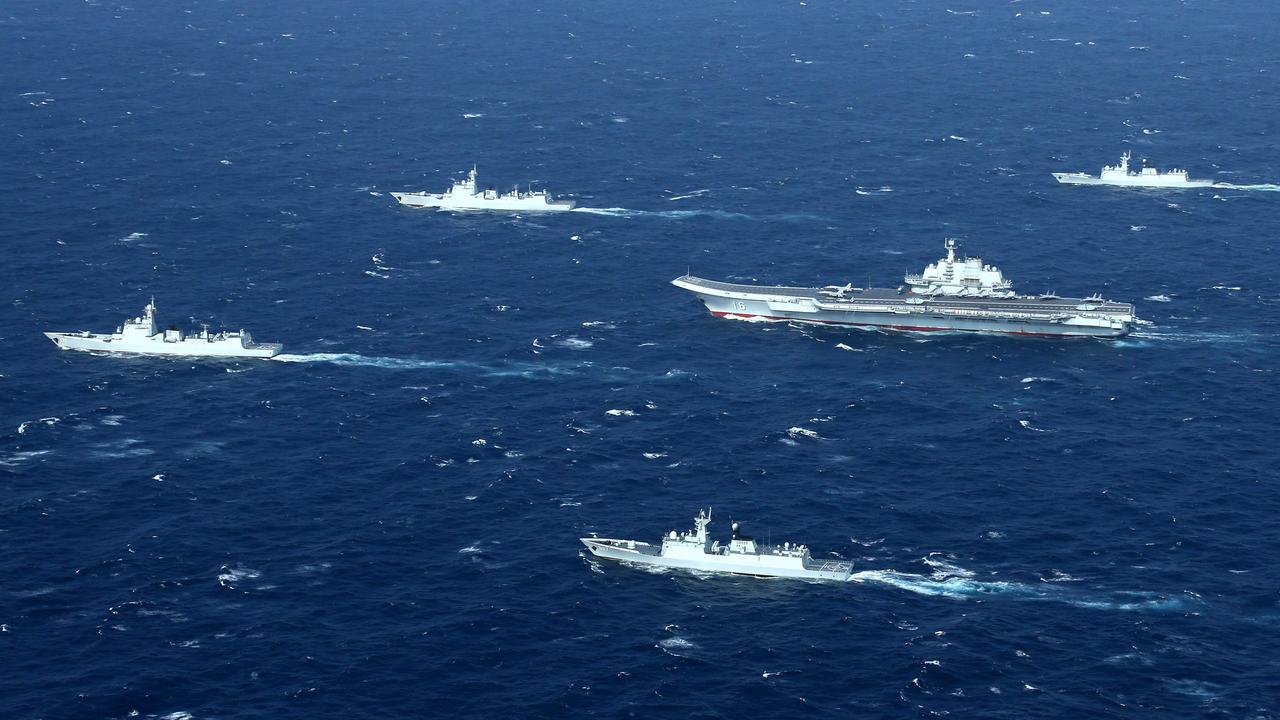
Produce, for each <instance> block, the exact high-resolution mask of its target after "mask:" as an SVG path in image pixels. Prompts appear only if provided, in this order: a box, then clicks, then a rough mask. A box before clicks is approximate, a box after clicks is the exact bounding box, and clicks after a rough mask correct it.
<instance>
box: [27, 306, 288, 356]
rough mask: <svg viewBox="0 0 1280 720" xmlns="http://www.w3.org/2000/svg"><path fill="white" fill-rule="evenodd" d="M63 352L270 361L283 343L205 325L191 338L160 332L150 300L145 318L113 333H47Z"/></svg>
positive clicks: (130, 321) (144, 310) (175, 331)
mask: <svg viewBox="0 0 1280 720" xmlns="http://www.w3.org/2000/svg"><path fill="white" fill-rule="evenodd" d="M45 337H47V338H49V339H50V340H52V341H53V342H54V344H56V345H57V346H58V347H59V348H61V349H63V350H80V351H83V352H99V353H110V354H115V355H181V356H183V357H219V358H261V359H266V358H271V357H275V356H276V355H278V354H279V353H280V350H281V346H280V343H259V342H254V341H253V336H251V335H250V334H249V333H248V332H246V331H244V330H240V331H238V332H234V331H229V332H217V333H211V332H209V327H208V326H207V325H206V326H204V327H203V328H201V330H200V331H199V332H198V333H195V334H193V335H188V334H186V333H184V332H183V331H181V330H179V329H177V328H176V327H170V328H169V329H168V330H161V329H160V328H159V327H158V325H157V324H156V300H155V298H151V301H150V302H148V303H147V305H146V307H144V308H142V315H141V316H139V317H136V318H131V319H128V320H125V321H124V324H123V325H121V326H119V327H117V328H116V331H115V332H113V333H92V332H89V331H88V330H82V331H80V332H47V333H45Z"/></svg>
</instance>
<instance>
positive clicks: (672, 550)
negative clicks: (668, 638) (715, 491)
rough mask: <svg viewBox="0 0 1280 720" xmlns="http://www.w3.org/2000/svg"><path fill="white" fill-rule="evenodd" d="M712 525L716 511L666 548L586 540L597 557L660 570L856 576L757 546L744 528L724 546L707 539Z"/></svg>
mask: <svg viewBox="0 0 1280 720" xmlns="http://www.w3.org/2000/svg"><path fill="white" fill-rule="evenodd" d="M710 524H711V511H710V510H707V511H702V510H699V511H698V516H697V517H696V518H694V519H693V526H694V529H693V530H691V531H689V532H683V533H682V532H677V531H675V530H672V531H671V532H669V533H667V535H666V537H664V538H663V539H662V545H661V546H658V545H651V544H649V543H646V542H640V541H638V540H614V539H609V538H598V537H585V538H580V540H581V541H582V544H583V545H586V546H587V550H590V551H591V554H592V555H595V556H596V557H602V558H609V559H610V560H620V561H623V562H632V563H640V564H643V565H654V566H658V567H669V568H680V569H684V570H702V571H706V572H717V573H729V574H733V575H755V576H759V577H781V578H800V579H804V580H848V579H849V576H850V575H851V574H852V573H853V563H851V562H848V561H838V560H814V559H813V558H812V557H810V555H809V548H808V547H807V546H805V545H795V544H792V543H789V542H788V543H783V544H781V545H771V544H768V543H759V542H756V540H755V539H754V538H750V537H747V536H746V535H743V534H742V532H741V528H740V526H739V525H738V523H733V525H732V532H733V535H732V536H731V537H730V540H729V544H728V545H721V544H720V541H718V540H716V541H712V540H711V538H709V537H708V536H707V526H708V525H710Z"/></svg>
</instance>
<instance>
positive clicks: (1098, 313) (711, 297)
mask: <svg viewBox="0 0 1280 720" xmlns="http://www.w3.org/2000/svg"><path fill="white" fill-rule="evenodd" d="M945 246H946V250H947V255H946V257H944V258H942V259H940V260H938V261H937V262H935V263H933V264H931V265H929V266H928V267H926V268H925V269H924V272H922V273H920V274H919V275H910V274H909V275H906V276H905V277H904V278H903V285H901V286H899V287H897V288H871V287H868V288H857V287H854V286H853V285H852V284H849V285H844V286H837V285H828V286H826V287H821V288H802V287H784V286H760V285H738V284H734V283H726V282H717V281H715V280H705V279H703V278H698V277H694V276H692V275H685V276H683V277H679V278H676V279H675V280H673V281H671V282H672V284H673V285H675V286H676V287H679V288H683V289H685V290H688V291H690V292H692V293H694V294H695V295H697V296H698V298H699V299H700V300H702V302H703V304H705V305H706V306H707V309H708V310H710V311H711V314H712V315H715V316H717V317H725V318H735V319H742V320H775V321H796V322H805V323H816V324H823V325H845V326H851V327H859V328H868V329H881V330H902V331H915V332H931V331H952V332H982V333H1004V334H1011V335H1043V336H1056V337H1074V336H1084V337H1122V336H1124V335H1127V334H1128V333H1129V332H1130V331H1132V330H1133V328H1134V326H1135V325H1136V324H1138V323H1139V322H1141V321H1139V320H1138V318H1137V317H1136V316H1135V315H1134V309H1133V305H1131V304H1129V303H1122V302H1114V301H1111V300H1104V299H1103V298H1102V297H1101V296H1100V295H1092V296H1090V297H1084V298H1069V297H1058V296H1057V295H1054V294H1052V293H1048V294H1044V295H1019V294H1017V293H1015V292H1014V290H1013V284H1012V283H1011V282H1010V281H1009V280H1007V279H1005V277H1004V275H1003V273H1001V271H1000V269H999V268H997V267H995V266H992V265H986V264H984V263H983V262H982V259H981V258H976V257H964V258H960V257H957V255H956V241H955V240H952V239H947V240H946V243H945Z"/></svg>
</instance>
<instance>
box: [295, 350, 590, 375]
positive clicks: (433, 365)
mask: <svg viewBox="0 0 1280 720" xmlns="http://www.w3.org/2000/svg"><path fill="white" fill-rule="evenodd" d="M271 359H272V360H276V361H279V362H288V363H329V364H332V365H344V366H357V367H377V368H383V369H387V370H457V371H461V372H474V373H477V374H480V375H486V376H490V377H523V378H533V377H539V376H553V375H572V374H573V372H574V371H573V370H572V369H570V368H563V367H554V366H550V365H532V364H528V363H516V364H511V365H506V366H496V367H495V366H490V365H482V364H480V363H471V362H461V361H455V362H448V361H442V360H422V359H419V358H393V357H367V356H364V355H357V354H354V353H309V354H306V355H292V354H288V353H282V354H280V355H276V356H275V357H273V358H271Z"/></svg>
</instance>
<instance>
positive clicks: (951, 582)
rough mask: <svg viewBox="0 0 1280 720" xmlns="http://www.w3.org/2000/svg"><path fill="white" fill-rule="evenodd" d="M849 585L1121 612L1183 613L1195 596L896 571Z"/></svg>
mask: <svg viewBox="0 0 1280 720" xmlns="http://www.w3.org/2000/svg"><path fill="white" fill-rule="evenodd" d="M849 582H857V583H875V584H879V585H888V586H891V587H895V588H898V589H899V590H906V591H908V592H913V593H916V594H919V595H930V596H935V597H945V598H951V599H954V600H982V599H986V598H996V597H999V598H1006V599H1011V600H1037V601H1043V602H1058V603H1064V604H1067V605H1074V606H1075V607H1080V608H1088V609H1092V610H1123V611H1130V612H1135V611H1148V612H1175V611H1185V610H1187V609H1188V607H1189V606H1190V605H1192V604H1193V603H1194V602H1195V601H1196V600H1197V596H1196V595H1195V594H1194V593H1186V594H1185V596H1183V597H1170V596H1167V595H1161V594H1159V593H1153V592H1111V593H1105V594H1097V595H1091V594H1087V593H1080V592H1073V591H1072V590H1071V589H1070V588H1064V587H1061V586H1059V585H1046V586H1044V587H1040V586H1036V585H1029V584H1027V583H1020V582H1011V581H998V580H975V579H973V578H972V577H969V576H968V575H967V574H959V575H951V574H939V573H935V574H934V575H916V574H912V573H903V572H897V571H895V570H863V571H861V572H856V573H854V574H853V575H851V576H849Z"/></svg>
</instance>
